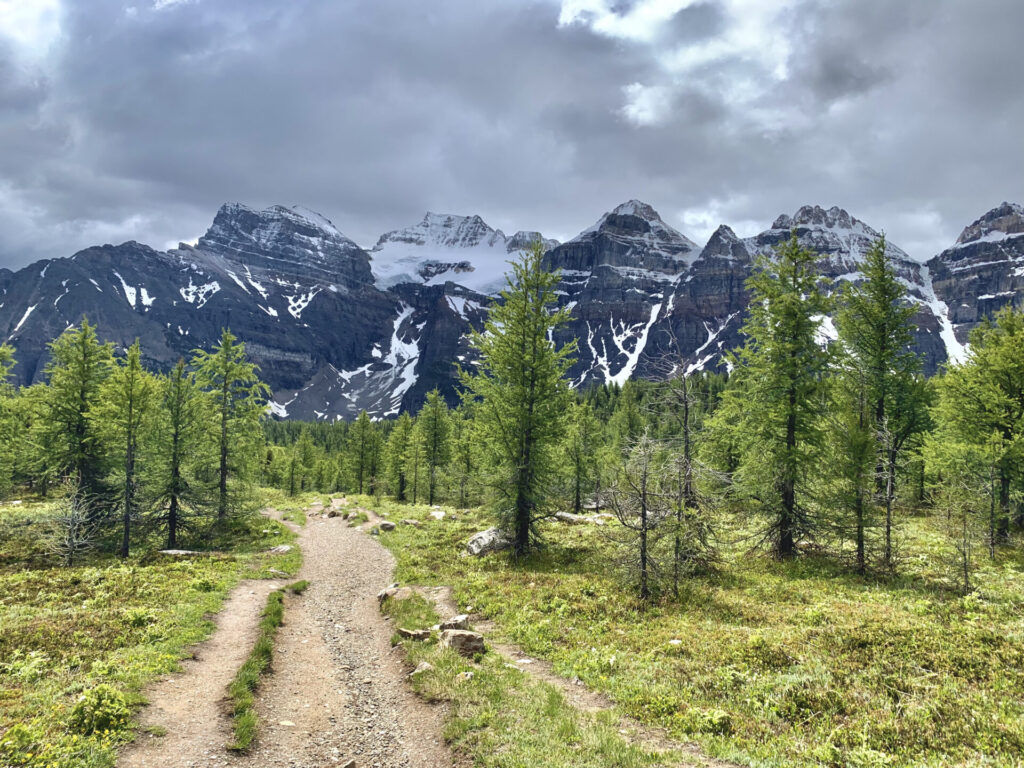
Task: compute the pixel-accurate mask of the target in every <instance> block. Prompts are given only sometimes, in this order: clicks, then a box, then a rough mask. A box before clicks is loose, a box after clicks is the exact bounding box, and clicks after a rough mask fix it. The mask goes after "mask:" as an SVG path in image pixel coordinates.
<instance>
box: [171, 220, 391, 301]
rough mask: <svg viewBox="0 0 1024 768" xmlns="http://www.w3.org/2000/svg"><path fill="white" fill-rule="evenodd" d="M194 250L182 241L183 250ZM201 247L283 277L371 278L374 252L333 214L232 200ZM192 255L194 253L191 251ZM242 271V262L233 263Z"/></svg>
mask: <svg viewBox="0 0 1024 768" xmlns="http://www.w3.org/2000/svg"><path fill="white" fill-rule="evenodd" d="M191 250H193V249H192V248H191V247H190V246H187V245H185V246H179V249H178V251H177V252H172V253H177V254H178V255H179V256H182V257H184V256H186V255H187V254H188V253H189V251H191ZM195 250H199V251H204V252H207V253H212V254H216V255H217V257H218V258H222V259H226V260H228V261H229V262H234V263H236V264H238V265H240V266H241V267H242V268H243V269H245V268H252V269H255V268H261V269H270V270H274V271H275V273H279V274H280V276H281V279H288V278H290V276H292V275H297V274H300V275H301V274H304V275H306V276H307V277H310V278H315V279H317V280H322V281H324V282H329V283H336V284H339V285H341V284H348V285H354V284H357V283H360V284H361V283H368V282H370V280H371V279H372V276H371V274H370V264H369V256H368V255H367V254H366V252H365V251H364V250H363V249H362V248H360V247H359V246H358V245H356V243H355V242H353V241H352V240H351V239H349V238H348V237H346V236H345V235H343V234H342V233H341V232H340V231H338V228H337V227H335V226H334V224H332V223H331V221H330V219H328V218H327V217H326V216H322V215H321V214H319V213H316V212H315V211H311V210H309V209H308V208H302V207H300V206H293V207H288V206H284V205H273V206H270V207H269V208H264V209H263V210H259V209H256V208H251V207H249V206H247V205H243V204H241V203H226V204H225V205H222V206H221V207H220V209H219V210H218V211H217V215H216V216H215V217H214V219H213V224H211V225H210V228H209V229H208V230H207V231H206V234H204V235H203V236H202V237H201V238H199V240H198V242H197V243H196V245H195ZM189 258H191V257H189ZM231 269H232V270H234V271H235V272H236V273H237V271H238V267H231Z"/></svg>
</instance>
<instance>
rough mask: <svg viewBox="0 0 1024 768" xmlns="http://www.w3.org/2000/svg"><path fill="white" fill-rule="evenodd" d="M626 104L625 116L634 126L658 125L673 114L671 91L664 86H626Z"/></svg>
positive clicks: (623, 111)
mask: <svg viewBox="0 0 1024 768" xmlns="http://www.w3.org/2000/svg"><path fill="white" fill-rule="evenodd" d="M622 90H623V92H624V93H625V94H626V104H625V106H624V107H623V108H622V114H623V116H624V117H625V118H626V119H627V120H629V122H631V123H633V124H634V125H640V126H644V125H657V124H658V123H660V122H662V121H664V120H665V119H666V118H667V117H668V116H669V114H670V113H671V111H672V110H671V104H672V94H671V89H670V88H668V87H666V86H664V85H643V84H642V83H632V84H630V85H627V86H625V87H624V88H623V89H622Z"/></svg>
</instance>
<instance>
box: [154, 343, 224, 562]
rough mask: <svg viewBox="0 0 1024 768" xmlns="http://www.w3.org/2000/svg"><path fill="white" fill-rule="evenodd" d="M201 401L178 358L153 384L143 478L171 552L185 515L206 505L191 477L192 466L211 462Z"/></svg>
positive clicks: (199, 393) (200, 491)
mask: <svg viewBox="0 0 1024 768" xmlns="http://www.w3.org/2000/svg"><path fill="white" fill-rule="evenodd" d="M204 397H205V396H204V394H203V393H201V392H200V391H199V389H198V387H197V386H196V382H195V377H194V375H193V374H192V373H190V372H189V371H188V369H187V368H186V367H185V361H184V360H178V362H177V364H176V365H175V366H174V368H172V369H171V372H170V373H169V374H167V375H166V376H162V377H161V378H160V380H159V391H158V393H157V397H156V402H157V408H156V413H155V415H154V428H153V430H152V432H151V438H150V441H149V448H148V451H147V452H148V455H149V459H150V461H149V464H150V467H149V470H148V471H147V473H146V477H147V484H148V486H149V488H148V490H149V493H150V495H151V498H152V501H153V505H154V507H155V509H156V518H157V520H158V521H159V522H160V523H161V524H162V525H163V527H165V528H166V530H167V548H168V549H176V548H177V546H178V534H179V533H180V531H181V530H182V528H184V527H185V526H186V525H187V519H188V517H190V516H192V515H195V514H198V513H199V512H200V511H201V510H202V509H203V507H204V506H205V505H206V498H205V497H204V494H203V492H202V488H201V487H200V486H199V484H198V483H196V482H195V479H194V477H193V467H194V465H195V463H196V462H200V461H201V462H205V461H206V460H207V459H208V460H209V461H210V462H211V463H212V462H213V461H215V458H214V456H213V455H212V450H211V449H212V448H213V443H212V442H211V441H210V440H209V439H208V438H207V436H206V435H205V434H204V430H203V426H204V423H203V411H204V407H205V404H204V402H203V399H204Z"/></svg>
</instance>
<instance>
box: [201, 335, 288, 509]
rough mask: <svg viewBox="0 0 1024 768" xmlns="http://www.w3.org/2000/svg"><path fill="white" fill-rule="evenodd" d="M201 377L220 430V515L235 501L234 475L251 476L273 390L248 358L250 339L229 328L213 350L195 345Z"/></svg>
mask: <svg viewBox="0 0 1024 768" xmlns="http://www.w3.org/2000/svg"><path fill="white" fill-rule="evenodd" d="M192 367H193V368H194V369H195V371H196V381H197V382H198V384H199V385H200V386H201V387H202V388H203V389H205V390H206V391H207V392H209V395H210V402H212V404H213V409H214V410H213V413H212V416H213V418H214V420H215V429H216V434H217V452H218V465H217V519H218V520H221V521H223V520H224V518H226V517H227V514H228V510H229V508H230V507H231V505H232V504H231V500H230V494H229V480H230V479H236V480H243V479H245V478H246V477H247V475H248V473H249V470H250V467H249V464H250V463H251V461H252V458H253V456H254V455H255V454H254V451H255V450H256V449H257V448H258V444H259V442H260V440H261V438H262V431H261V429H260V418H261V417H262V415H263V413H264V411H265V409H266V396H267V395H268V394H269V392H270V390H269V389H268V388H267V385H266V384H264V383H263V382H262V381H260V378H259V374H258V369H257V367H256V366H255V365H253V364H252V363H250V362H248V361H247V360H246V359H245V344H243V343H242V342H240V341H238V340H237V339H236V338H235V335H234V334H233V333H231V331H230V330H228V329H227V328H225V329H223V330H222V331H221V335H220V341H219V342H218V343H217V346H216V347H214V349H213V350H212V351H209V352H207V351H205V350H201V349H197V350H195V353H194V356H193V358H192Z"/></svg>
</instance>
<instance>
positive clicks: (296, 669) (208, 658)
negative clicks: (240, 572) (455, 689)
mask: <svg viewBox="0 0 1024 768" xmlns="http://www.w3.org/2000/svg"><path fill="white" fill-rule="evenodd" d="M288 525H291V524H288ZM292 527H293V528H295V527H294V526H292ZM295 530H297V531H298V533H299V544H300V546H301V548H302V552H303V566H302V569H301V571H300V572H299V575H298V577H297V578H300V579H307V580H308V581H309V582H310V586H309V588H308V589H307V590H306V592H305V593H304V594H303V595H302V596H300V597H289V598H288V601H287V606H286V611H285V624H284V625H283V626H282V627H281V628H280V629H279V630H278V635H277V640H276V644H275V656H274V665H273V671H272V674H270V675H268V676H266V677H265V678H264V680H263V684H262V686H261V688H260V692H259V695H258V697H257V700H258V710H259V714H260V721H261V727H260V734H259V737H258V740H257V742H256V745H255V746H254V747H253V749H252V750H251V751H250V752H249V753H248V754H245V755H235V754H232V753H230V752H228V751H227V750H226V749H225V745H226V744H227V743H229V741H230V739H231V722H230V719H229V717H228V716H227V713H226V711H225V708H224V706H223V700H224V697H225V687H226V685H227V684H228V682H230V680H231V678H232V677H233V676H234V673H235V671H236V670H237V669H238V667H239V665H240V664H241V663H242V661H243V660H244V659H245V657H246V655H247V654H248V652H249V650H250V649H251V647H252V643H253V641H254V639H255V633H256V626H257V623H258V618H259V612H260V610H261V609H262V607H263V605H264V604H265V602H266V596H267V594H268V593H269V592H270V591H271V590H272V589H274V588H275V587H277V586H279V584H278V583H274V582H263V581H260V582H249V583H247V584H246V585H243V586H242V587H239V588H238V589H237V590H236V591H235V592H233V593H232V596H231V598H230V599H229V600H228V602H227V603H226V604H225V606H224V609H223V610H222V611H221V613H220V614H218V618H217V631H216V632H215V634H214V635H213V637H212V638H211V639H210V640H208V641H207V642H205V643H203V644H201V645H199V646H197V648H196V649H195V651H196V655H197V657H198V660H197V661H189V662H186V663H185V664H184V665H183V666H184V669H183V671H182V672H181V673H179V674H176V675H174V676H172V677H171V678H169V679H168V680H165V681H162V682H160V683H158V684H156V685H155V686H153V688H151V689H150V690H149V691H147V697H148V699H149V701H150V702H151V703H150V706H149V707H147V708H146V710H145V711H144V712H143V714H142V718H141V720H142V722H143V724H144V725H145V726H159V727H162V728H164V729H166V732H167V733H166V735H165V736H159V737H158V736H149V735H145V734H141V735H140V737H139V739H138V740H137V741H136V742H135V744H133V745H131V746H129V747H128V748H126V750H125V751H124V752H123V754H122V756H121V759H120V761H119V762H118V765H119V766H120V768H141V767H142V766H154V767H155V766H161V767H164V766H166V767H167V768H193V767H196V766H218V765H232V766H236V765H237V766H260V767H261V768H262V767H263V766H293V767H294V768H314V767H317V768H319V767H320V766H331V765H339V766H344V765H345V764H346V763H348V761H350V760H354V761H355V765H356V766H358V768H367V767H370V766H372V767H373V768H400V767H401V768H441V767H442V766H451V765H452V764H453V762H452V758H451V755H450V753H449V751H448V749H447V747H446V746H445V744H444V741H443V739H442V737H441V733H442V721H443V716H444V711H443V709H441V708H440V707H436V706H431V705H429V704H427V703H425V702H423V701H422V700H420V699H418V698H417V697H416V696H415V694H414V693H413V692H412V691H411V689H410V688H409V686H408V685H407V684H406V682H405V673H406V670H405V668H404V666H403V661H402V656H401V652H400V651H399V650H395V649H393V648H392V647H391V642H390V638H391V632H392V629H391V627H390V626H389V625H388V623H387V621H386V620H385V619H384V618H383V617H382V616H381V615H380V613H379V611H378V607H377V599H376V595H377V592H378V591H379V590H381V589H382V588H383V587H385V586H387V584H388V583H389V582H390V580H391V575H392V572H393V570H394V560H393V558H392V557H391V554H390V553H389V552H388V551H387V550H386V549H384V547H382V546H381V545H380V544H379V543H378V542H377V541H376V540H375V539H374V538H372V537H370V536H367V535H366V534H365V533H363V532H362V531H361V530H359V529H358V528H349V527H348V523H347V522H346V521H344V520H343V519H342V518H341V517H335V518H326V517H320V516H318V515H311V516H310V517H309V518H308V522H307V524H306V526H304V527H303V528H301V529H299V528H295Z"/></svg>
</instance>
